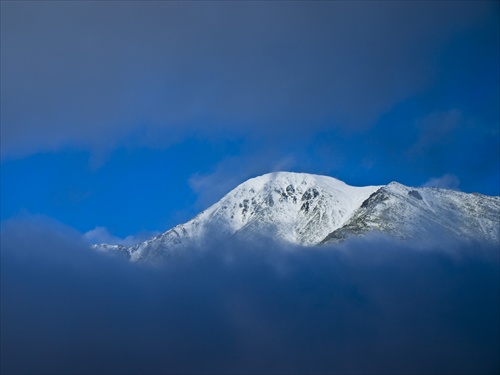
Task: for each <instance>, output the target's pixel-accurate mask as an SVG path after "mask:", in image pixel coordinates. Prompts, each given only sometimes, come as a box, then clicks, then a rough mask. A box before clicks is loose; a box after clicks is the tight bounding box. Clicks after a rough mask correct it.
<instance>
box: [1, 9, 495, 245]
mask: <svg viewBox="0 0 500 375" xmlns="http://www.w3.org/2000/svg"><path fill="white" fill-rule="evenodd" d="M1 24H2V25H1V28H2V29H1V157H2V159H1V219H2V220H5V219H9V218H12V217H15V216H18V215H23V214H41V215H45V216H48V217H51V218H53V219H55V220H58V221H60V222H63V223H65V224H66V225H68V226H70V227H73V228H75V229H76V230H77V231H79V232H81V233H86V232H88V231H91V230H93V229H94V228H96V227H102V228H105V229H103V231H104V232H102V231H101V238H102V239H104V236H105V235H109V236H117V237H120V238H125V237H126V236H129V235H132V236H135V237H134V238H135V239H139V238H145V237H147V236H148V235H150V234H152V233H156V232H158V231H164V230H167V229H169V228H170V227H171V226H173V225H175V224H177V223H180V222H184V221H186V220H188V219H190V218H191V217H192V216H194V215H195V214H196V213H198V212H199V211H200V210H202V209H204V208H206V207H207V206H208V205H210V204H212V203H214V202H215V201H217V200H218V199H219V198H220V197H222V195H224V194H225V193H226V192H228V191H229V190H230V189H232V188H233V187H235V186H236V185H237V184H239V183H241V182H243V181H244V180H246V179H248V178H250V177H254V176H256V175H260V174H263V173H267V172H271V171H276V170H289V171H302V172H309V173H317V174H326V175H330V176H333V177H336V178H339V179H341V180H344V181H345V182H347V183H349V184H352V185H369V184H372V185H374V184H386V183H389V182H391V181H398V182H401V183H403V184H406V185H413V186H423V185H426V184H427V185H429V184H430V185H434V186H440V187H449V188H454V189H460V190H462V191H466V192H479V193H483V194H489V195H499V194H500V177H499V170H500V150H499V148H500V146H499V145H500V134H499V104H498V103H499V5H498V2H481V1H475V2H453V1H447V2H270V3H264V2H246V3H243V2H187V3H180V2H78V1H75V2H67V3H64V2H50V1H44V2H30V1H23V2H11V1H2V3H1ZM106 233H107V234H106Z"/></svg>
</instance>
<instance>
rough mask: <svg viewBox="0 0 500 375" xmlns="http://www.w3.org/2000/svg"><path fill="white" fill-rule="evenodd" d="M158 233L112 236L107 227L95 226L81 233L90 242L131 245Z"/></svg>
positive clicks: (145, 232) (147, 232)
mask: <svg viewBox="0 0 500 375" xmlns="http://www.w3.org/2000/svg"><path fill="white" fill-rule="evenodd" d="M158 234H160V232H157V231H144V232H140V233H137V234H135V235H129V236H127V237H125V238H120V237H116V236H113V235H112V234H111V233H110V232H109V231H108V229H107V228H104V227H95V228H94V229H92V230H90V231H88V232H86V233H84V234H83V238H84V239H85V240H86V241H87V242H88V243H90V244H97V243H106V244H110V245H123V246H133V245H136V244H138V243H141V242H143V241H146V240H147V239H149V238H151V237H153V236H156V235H158Z"/></svg>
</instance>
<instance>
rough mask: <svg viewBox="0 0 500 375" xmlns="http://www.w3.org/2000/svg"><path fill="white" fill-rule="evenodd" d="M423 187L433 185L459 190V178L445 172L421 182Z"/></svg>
mask: <svg viewBox="0 0 500 375" xmlns="http://www.w3.org/2000/svg"><path fill="white" fill-rule="evenodd" d="M422 186H423V187H435V188H444V189H452V190H460V189H459V186H460V180H459V179H458V177H457V176H455V175H454V174H450V173H446V174H444V175H442V176H441V177H433V178H431V179H429V180H428V181H427V182H425V183H424V184H422Z"/></svg>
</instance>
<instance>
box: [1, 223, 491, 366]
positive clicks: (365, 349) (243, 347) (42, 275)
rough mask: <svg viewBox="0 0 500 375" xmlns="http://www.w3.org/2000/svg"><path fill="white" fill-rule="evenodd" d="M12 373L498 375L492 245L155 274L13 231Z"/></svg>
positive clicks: (5, 309) (275, 251)
mask: <svg viewBox="0 0 500 375" xmlns="http://www.w3.org/2000/svg"><path fill="white" fill-rule="evenodd" d="M1 241H2V242H1V245H2V246H1V251H2V253H1V256H2V262H1V267H2V269H1V271H2V272H1V278H2V283H1V288H2V293H1V298H2V301H1V302H2V303H1V309H2V310H1V312H2V320H1V325H2V326H1V338H2V346H1V351H2V352H1V356H2V362H1V366H2V369H1V370H2V372H3V373H9V374H14V373H33V374H34V373H44V374H47V373H66V374H71V373H88V374H91V373H193V372H203V373H227V372H230V373H235V372H236V373H242V372H245V373H259V372H265V373H301V374H303V373H343V374H346V373H355V374H359V373H373V374H374V373H383V374H387V373H397V374H401V373H422V374H423V373H429V374H431V373H432V374H436V373H475V374H476V373H496V372H498V370H499V369H500V362H499V354H498V353H499V349H500V348H499V343H498V335H499V333H500V327H499V313H500V311H499V310H500V309H499V300H498V298H499V288H500V287H499V285H500V284H499V281H500V280H499V260H498V252H497V249H491V248H487V247H484V246H481V245H479V244H457V243H455V244H447V243H441V246H438V247H437V248H425V247H423V246H420V248H410V247H408V246H406V245H404V246H403V245H401V244H395V243H392V242H390V241H388V240H387V239H380V238H379V239H372V240H369V241H363V240H361V241H354V242H351V243H347V244H345V245H343V246H342V247H339V248H322V249H307V250H304V249H298V248H283V247H282V246H278V245H276V244H273V243H272V242H268V243H265V242H262V243H260V244H258V245H257V244H256V245H254V246H249V245H248V244H247V245H245V244H242V243H231V244H226V245H221V244H220V243H219V244H207V247H206V248H205V249H204V250H206V251H204V252H201V253H199V252H197V253H193V254H192V257H188V258H184V259H180V260H178V261H176V262H172V263H170V264H169V265H166V266H165V267H160V268H154V267H153V268H151V267H144V266H141V265H134V264H129V263H126V262H125V261H122V260H121V259H113V258H109V257H103V256H101V255H99V254H95V253H93V252H91V251H89V250H88V249H87V248H86V247H85V243H84V241H83V240H82V239H81V237H80V236H79V235H78V233H75V232H74V231H72V230H71V229H68V228H65V227H62V226H61V225H60V224H57V223H53V222H50V221H47V220H46V219H43V218H34V219H33V218H29V219H24V220H17V221H9V222H4V223H3V225H2V236H1Z"/></svg>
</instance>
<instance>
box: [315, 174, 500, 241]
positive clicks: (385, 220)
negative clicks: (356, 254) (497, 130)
mask: <svg viewBox="0 0 500 375" xmlns="http://www.w3.org/2000/svg"><path fill="white" fill-rule="evenodd" d="M499 221H500V197H490V196H486V195H481V194H477V193H473V194H466V193H462V192H457V191H453V190H447V189H436V188H410V187H407V186H404V185H401V184H398V183H396V182H392V183H390V184H389V185H387V186H384V187H382V188H380V189H379V190H377V191H376V192H375V193H373V194H372V195H371V196H370V197H369V198H368V199H367V200H366V201H364V202H363V204H362V205H361V206H360V207H359V208H358V209H357V210H356V212H355V213H354V214H353V215H352V217H351V218H350V219H349V220H348V221H347V222H346V223H345V224H344V225H343V226H342V227H341V228H338V229H336V230H335V231H333V232H332V233H330V234H329V235H328V236H327V237H326V238H325V239H324V240H323V241H321V243H332V242H339V241H342V240H344V239H346V238H349V237H352V236H356V235H357V236H359V235H363V234H366V233H369V232H373V231H378V232H384V233H389V234H391V235H392V236H394V237H397V238H400V239H421V238H423V237H424V236H432V235H436V236H438V235H439V236H443V235H445V236H447V237H451V238H455V239H475V240H479V241H489V242H498V241H499V239H500V234H499V230H500V229H499Z"/></svg>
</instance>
